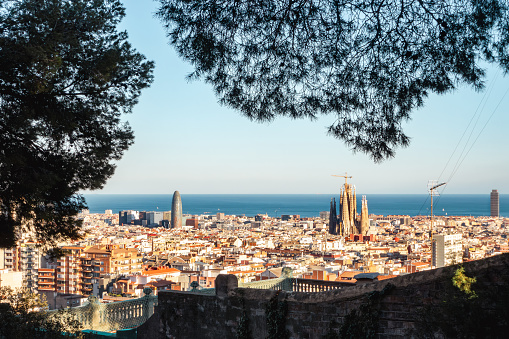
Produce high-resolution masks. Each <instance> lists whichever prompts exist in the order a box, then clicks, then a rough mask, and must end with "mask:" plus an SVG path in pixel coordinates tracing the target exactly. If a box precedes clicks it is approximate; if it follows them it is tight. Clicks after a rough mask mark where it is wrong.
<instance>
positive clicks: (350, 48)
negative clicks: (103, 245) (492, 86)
mask: <svg viewBox="0 0 509 339" xmlns="http://www.w3.org/2000/svg"><path fill="white" fill-rule="evenodd" d="M157 16H158V17H159V18H160V19H161V20H162V22H163V24H164V26H165V28H166V30H167V33H168V37H169V40H170V43H171V44H172V45H173V46H174V47H175V48H176V50H177V52H178V53H179V54H180V56H181V57H182V58H184V59H185V60H187V61H189V62H190V63H192V64H193V66H194V67H195V71H194V72H193V73H192V74H190V78H198V79H203V80H204V81H206V82H208V83H210V84H212V86H213V87H214V90H215V92H216V94H217V96H218V98H219V101H220V102H221V103H222V104H224V105H227V106H229V107H232V108H234V109H236V110H238V111H240V112H241V113H242V114H244V115H245V116H247V117H248V118H250V119H253V120H256V121H271V120H273V119H274V118H275V117H277V116H285V117H291V118H311V119H313V118H316V117H317V116H319V115H322V114H332V115H334V117H335V118H336V120H335V122H334V123H333V124H332V125H331V126H329V128H328V133H329V134H331V135H332V136H334V137H336V138H338V139H341V140H343V141H344V142H345V143H346V144H347V145H348V146H350V147H352V149H353V150H354V151H361V152H365V153H367V154H369V155H370V156H371V157H372V158H373V159H374V160H375V161H381V160H383V159H386V158H388V157H392V156H393V155H394V149H395V148H396V147H398V146H406V145H407V144H408V142H409V138H408V136H406V135H405V134H404V132H403V130H402V122H404V121H406V120H408V119H409V118H410V113H411V112H412V111H413V110H414V109H416V108H417V107H420V106H422V105H423V103H424V99H425V98H426V97H427V96H428V95H429V94H430V93H446V92H449V91H451V90H453V89H454V88H455V87H456V86H458V84H461V83H465V84H468V85H471V86H473V87H474V88H475V89H477V90H480V89H482V88H483V78H484V76H485V70H484V69H483V68H482V67H481V64H482V63H484V62H488V63H496V64H498V65H499V66H501V67H502V69H503V70H504V71H506V72H507V71H508V70H509V53H508V52H509V49H508V43H509V12H508V1H507V0H447V1H437V0H368V1H366V0H272V1H265V0H256V1H246V0H233V1H232V0H217V1H209V0H195V1H187V0H160V7H159V9H158V12H157Z"/></svg>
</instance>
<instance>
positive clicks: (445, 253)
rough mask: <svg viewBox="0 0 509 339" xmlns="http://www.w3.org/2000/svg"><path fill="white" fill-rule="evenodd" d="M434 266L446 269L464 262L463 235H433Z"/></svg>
mask: <svg viewBox="0 0 509 339" xmlns="http://www.w3.org/2000/svg"><path fill="white" fill-rule="evenodd" d="M432 250H433V252H432V266H434V267H436V268H438V267H444V266H449V265H454V264H459V263H461V262H463V246H462V235H461V234H435V235H433V247H432Z"/></svg>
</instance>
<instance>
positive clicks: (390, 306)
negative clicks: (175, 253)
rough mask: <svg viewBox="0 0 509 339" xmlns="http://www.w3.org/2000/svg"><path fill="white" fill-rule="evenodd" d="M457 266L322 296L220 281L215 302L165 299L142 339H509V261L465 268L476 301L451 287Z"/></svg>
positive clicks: (178, 296) (186, 296)
mask: <svg viewBox="0 0 509 339" xmlns="http://www.w3.org/2000/svg"><path fill="white" fill-rule="evenodd" d="M458 267H459V266H450V267H445V268H441V269H437V270H432V271H426V272H421V273H415V274H411V275H405V276H401V277H397V278H394V279H389V280H385V281H380V282H373V283H366V284H362V285H356V286H352V287H346V288H343V289H339V290H333V291H327V292H320V293H303V292H285V291H271V290H255V289H245V288H236V286H237V280H236V278H235V276H231V275H222V276H219V277H218V278H217V280H216V286H217V295H215V296H214V295H212V296H209V295H201V294H199V293H190V292H177V291H168V292H160V293H159V305H158V306H157V307H156V310H155V313H154V315H153V316H152V317H151V318H150V319H149V320H148V321H147V322H146V323H145V324H143V325H142V326H140V327H139V328H138V338H150V339H159V338H179V339H180V338H221V339H227V338H330V339H332V338H341V337H349V338H358V337H378V338H389V337H390V338H395V337H401V338H403V337H405V338H407V337H432V336H435V337H437V336H438V337H459V336H465V335H466V336H472V337H477V336H479V337H505V335H506V334H507V333H509V332H508V331H509V325H508V321H509V312H508V309H509V307H507V305H509V254H504V255H499V256H495V257H492V258H488V259H484V260H480V261H475V262H470V263H464V264H463V267H464V268H465V274H466V277H475V278H476V279H477V281H476V283H473V284H472V290H473V291H475V294H472V293H470V294H468V293H467V292H466V289H465V285H462V284H461V283H459V285H458V284H457V285H458V286H460V287H458V286H453V283H452V277H453V276H454V275H455V273H456V272H457V269H458ZM464 277H465V276H463V278H464ZM460 278H461V276H460ZM466 281H468V280H466ZM503 334H505V335H503Z"/></svg>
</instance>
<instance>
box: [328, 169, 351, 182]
mask: <svg viewBox="0 0 509 339" xmlns="http://www.w3.org/2000/svg"><path fill="white" fill-rule="evenodd" d="M332 176H333V177H340V178H345V185H347V184H348V182H347V181H348V178H350V179H351V178H352V176H348V173H346V172H345V175H336V174H332Z"/></svg>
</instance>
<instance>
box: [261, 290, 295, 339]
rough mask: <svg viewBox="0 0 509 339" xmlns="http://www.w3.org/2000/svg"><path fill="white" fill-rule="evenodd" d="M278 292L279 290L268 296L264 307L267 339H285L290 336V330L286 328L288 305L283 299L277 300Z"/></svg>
mask: <svg viewBox="0 0 509 339" xmlns="http://www.w3.org/2000/svg"><path fill="white" fill-rule="evenodd" d="M279 294H280V291H278V292H277V293H276V294H275V295H274V296H273V297H272V298H270V300H269V302H268V303H267V306H266V307H265V317H266V319H267V332H268V335H267V339H285V338H289V337H290V332H289V331H288V330H287V329H286V316H287V314H288V305H287V303H286V301H285V300H281V301H280V300H279Z"/></svg>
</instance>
